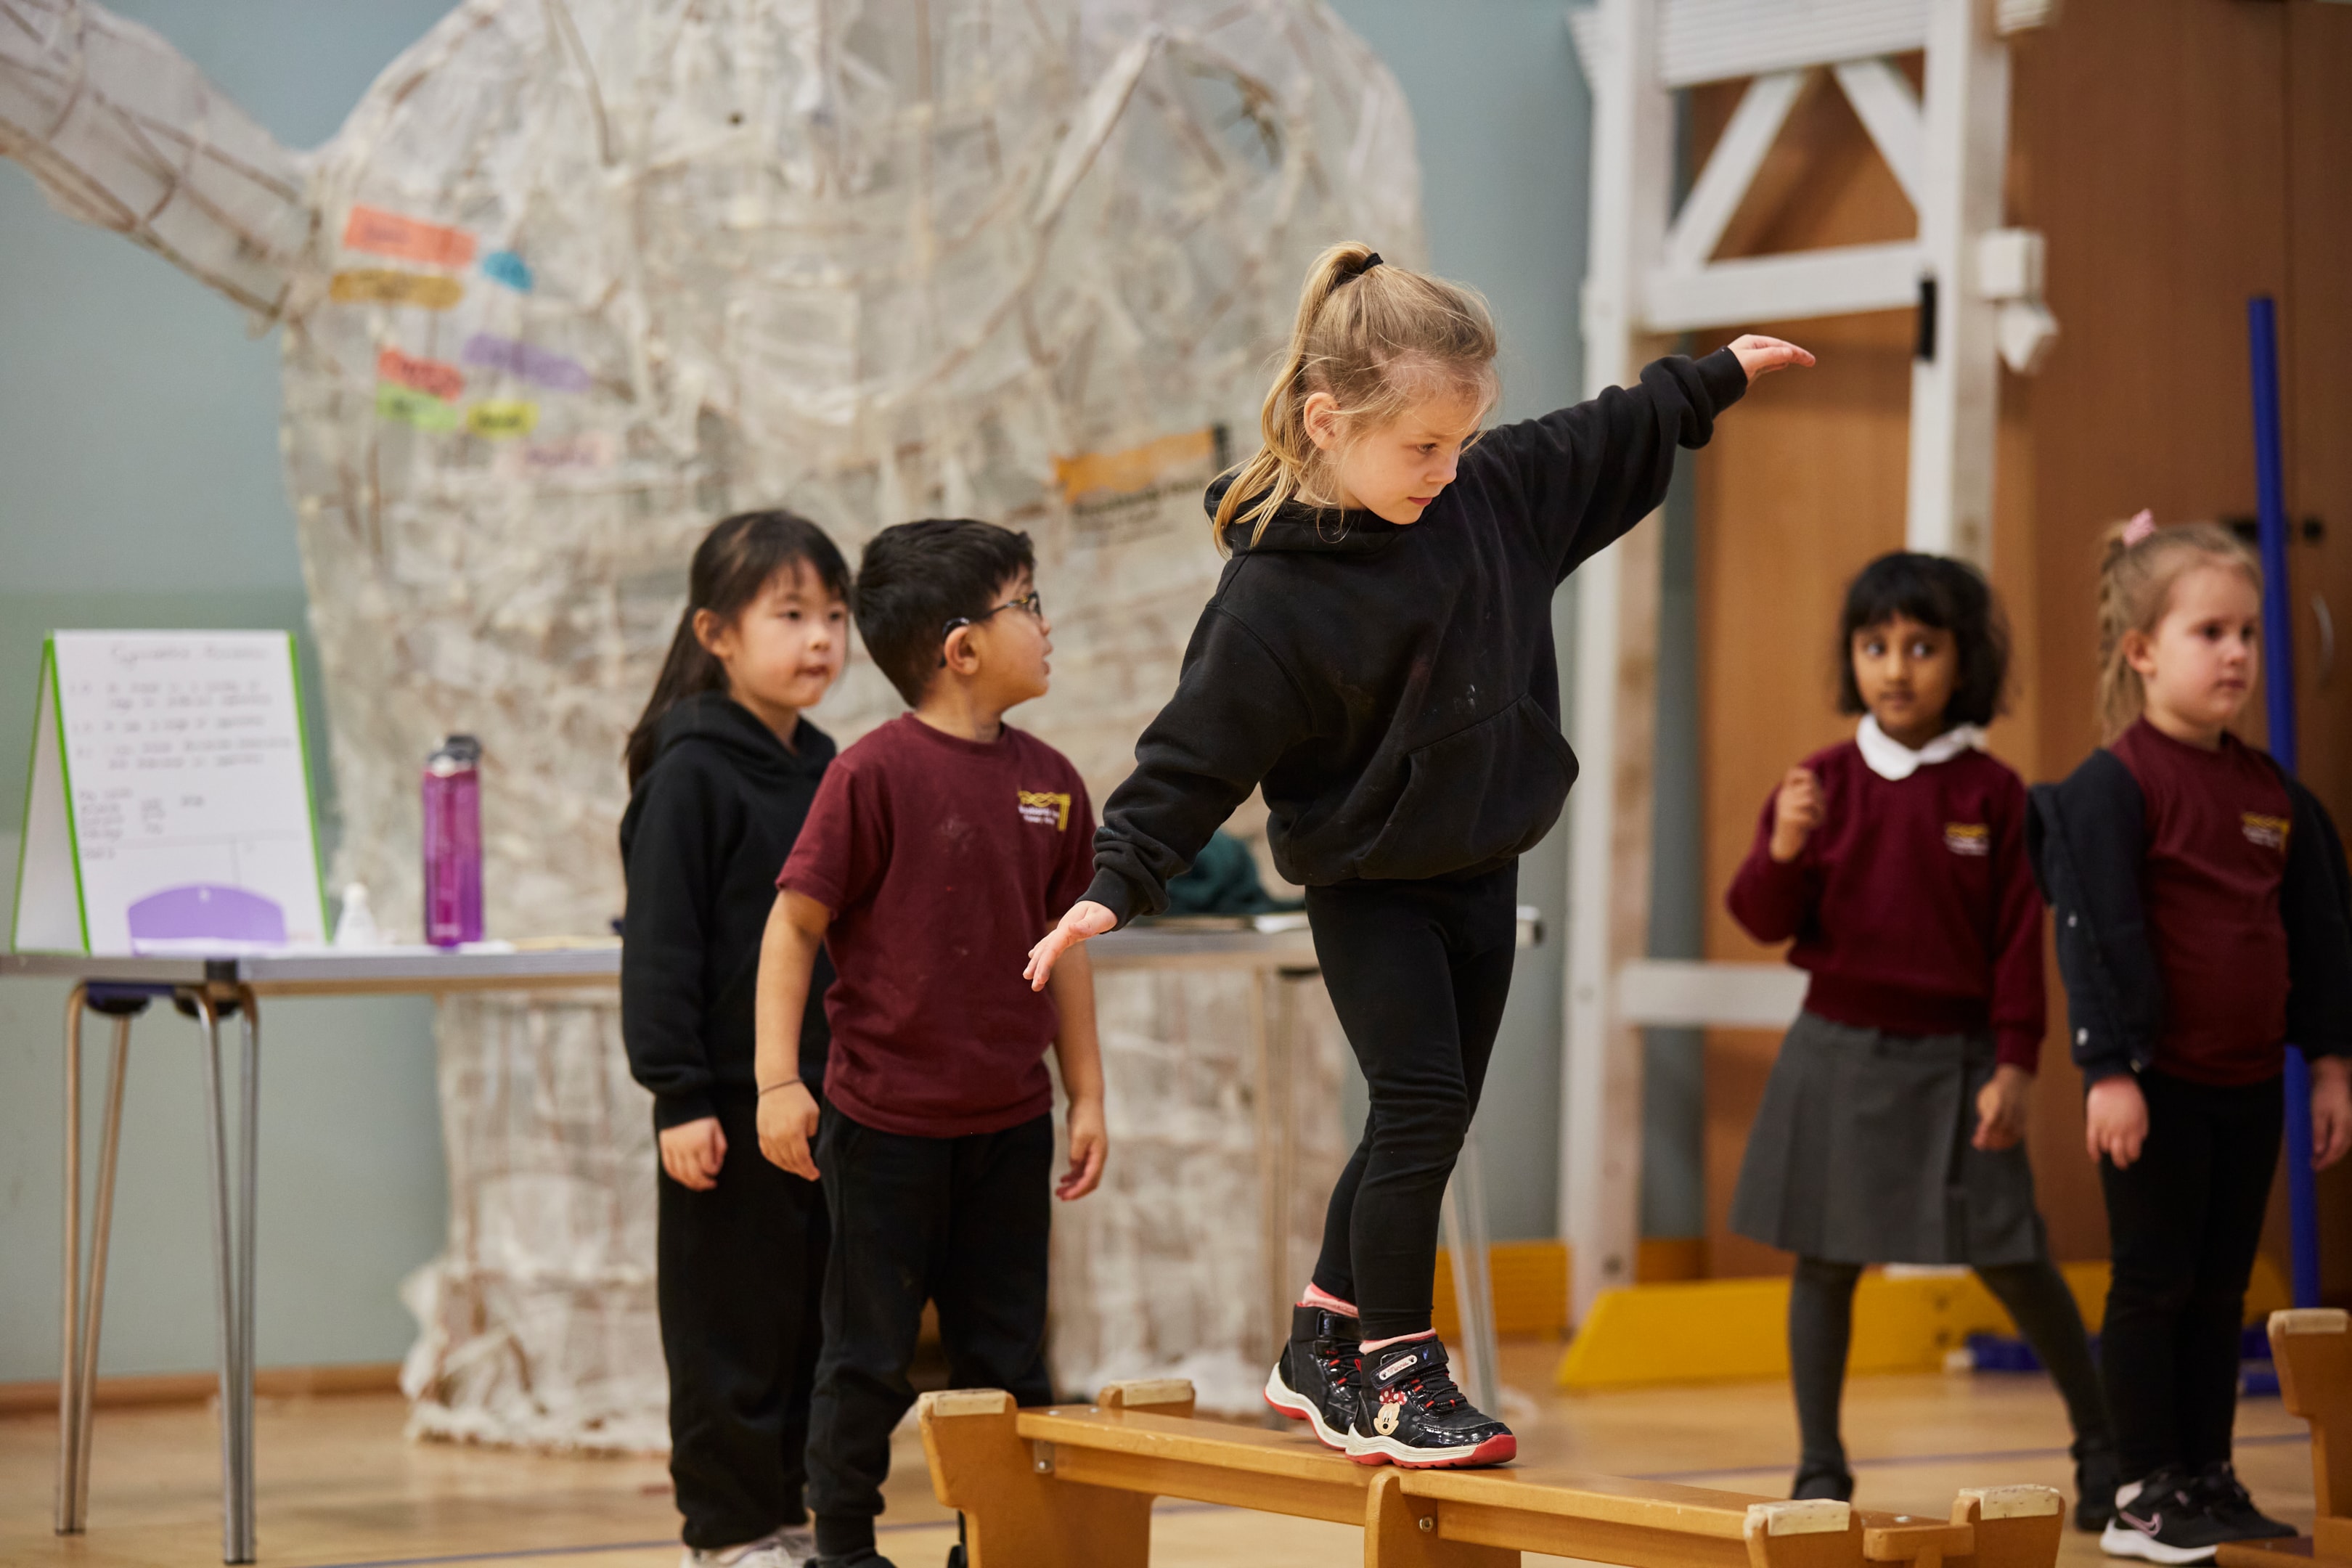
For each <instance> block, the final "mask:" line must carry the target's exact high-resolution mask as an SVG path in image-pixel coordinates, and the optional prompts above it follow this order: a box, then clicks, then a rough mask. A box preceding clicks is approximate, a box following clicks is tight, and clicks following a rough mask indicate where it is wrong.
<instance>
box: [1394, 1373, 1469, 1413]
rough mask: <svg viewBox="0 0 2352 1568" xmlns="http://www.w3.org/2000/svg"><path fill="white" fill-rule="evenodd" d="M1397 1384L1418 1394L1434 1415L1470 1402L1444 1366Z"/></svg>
mask: <svg viewBox="0 0 2352 1568" xmlns="http://www.w3.org/2000/svg"><path fill="white" fill-rule="evenodd" d="M1396 1386H1397V1387H1399V1388H1401V1389H1402V1390H1403V1391H1404V1392H1405V1393H1407V1394H1418V1395H1419V1396H1420V1398H1421V1402H1422V1405H1423V1408H1424V1409H1426V1410H1427V1411H1428V1412H1429V1413H1430V1414H1431V1415H1446V1414H1449V1413H1450V1412H1452V1411H1455V1410H1462V1409H1466V1408H1468V1406H1469V1404H1470V1401H1469V1398H1468V1397H1467V1396H1466V1395H1465V1394H1463V1392H1462V1390H1461V1388H1460V1387H1459V1386H1458V1385H1456V1384H1455V1383H1454V1379H1453V1378H1451V1377H1449V1376H1447V1375H1446V1373H1445V1372H1444V1369H1443V1368H1438V1367H1433V1368H1431V1369H1429V1370H1428V1371H1425V1372H1417V1373H1413V1374H1412V1376H1411V1377H1408V1378H1406V1379H1404V1380H1403V1381H1402V1383H1400V1384H1397V1385H1396Z"/></svg>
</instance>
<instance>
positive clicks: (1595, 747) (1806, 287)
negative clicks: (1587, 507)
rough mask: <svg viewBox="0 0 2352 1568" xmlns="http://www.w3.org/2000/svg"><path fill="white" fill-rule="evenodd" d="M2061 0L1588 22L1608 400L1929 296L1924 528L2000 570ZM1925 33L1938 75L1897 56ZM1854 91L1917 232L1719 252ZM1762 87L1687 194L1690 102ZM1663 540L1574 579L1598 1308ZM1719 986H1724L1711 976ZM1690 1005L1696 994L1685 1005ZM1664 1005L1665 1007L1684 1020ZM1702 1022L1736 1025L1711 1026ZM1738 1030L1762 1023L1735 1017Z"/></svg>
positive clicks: (1606, 0)
mask: <svg viewBox="0 0 2352 1568" xmlns="http://www.w3.org/2000/svg"><path fill="white" fill-rule="evenodd" d="M2054 5H2055V0H1598V3H1597V4H1595V5H1589V6H1582V7H1579V8H1576V9H1572V10H1571V11H1570V14H1569V26H1570V30H1571V31H1572V32H1573V34H1574V35H1575V39H1576V47H1577V53H1578V55H1579V57H1580V60H1581V62H1582V64H1583V68H1584V73H1585V77H1586V79H1587V80H1588V81H1589V82H1590V83H1591V89H1592V114H1593V127H1592V177H1591V247H1592V253H1591V262H1590V265H1589V267H1588V268H1587V271H1586V276H1585V284H1584V300H1583V316H1584V381H1585V390H1586V392H1587V394H1588V395H1591V394H1596V393H1598V392H1600V391H1601V389H1602V388H1604V387H1608V386H1614V385H1620V384H1623V383H1625V382H1626V381H1627V380H1629V379H1630V378H1631V377H1632V376H1633V374H1635V372H1636V371H1637V370H1638V369H1639V367H1640V365H1641V363H1642V361H1643V359H1644V358H1646V357H1647V356H1648V355H1649V354H1650V353H1652V352H1654V351H1660V350H1663V349H1664V347H1665V346H1667V344H1666V343H1665V342H1661V340H1669V339H1671V338H1672V337H1673V336H1674V335H1675V334H1678V333H1682V332H1685V331H1695V330H1700V329H1706V328H1716V327H1734V326H1745V325H1748V324H1751V323H1756V322H1765V321H1800V320H1803V319H1806V318H1809V317H1815V316H1826V315H1843V314H1847V313H1850V312H1853V311H1861V310H1895V309H1902V308H1906V307H1909V308H1915V309H1916V310H1918V311H1919V312H1920V320H1921V323H1922V327H1921V342H1920V347H1921V349H1922V351H1923V352H1922V353H1919V354H1918V355H1917V356H1916V358H1915V359H1914V361H1913V369H1912V377H1911V421H1910V472H1909V487H1908V506H1907V512H1906V538H1907V540H1908V542H1909V544H1910V546H1911V548H1913V549H1915V550H1927V551H1934V552H1937V553H1940V554H1948V555H1957V556H1960V557H1963V558H1965V559H1968V560H1971V561H1974V562H1976V563H1979V564H1988V563H1990V553H1991V544H1992V477H1993V444H1994V427H1995V421H1996V417H1997V414H1998V408H1997V403H1998V397H1999V390H2000V374H1999V362H2000V360H2003V359H2005V360H2006V361H2007V362H2008V363H2009V364H2010V365H2011V367H2012V368H2013V369H2015V370H2018V371H2020V372H2026V371H2031V370H2032V369H2033V368H2035V366H2036V365H2037V364H2038V363H2039V362H2040V359H2041V357H2042V353H2043V352H2044V351H2045V350H2046V348H2047V347H2048V345H2049V343H2050V342H2051V340H2052V338H2053V336H2054V334H2055V332H2056V330H2057V329H2056V323H2055V322H2054V321H2053V320H2052V319H2051V317H2050V313H2049V311H2048V310H2046V309H2045V308H2044V307H2043V305H2042V299H2041V293H2042V241H2041V237H2040V236H2039V235H2037V234H2033V233H2031V232H2029V231H2025V230H2020V229H2011V228H2004V227H2003V226H2001V177H2002V173H2003V166H2004V162H2005V159H2006V156H2007V151H2008V124H2009V51H2008V45H2007V43H2006V42H2005V39H2006V37H2008V35H2009V34H2011V33H2013V32H2015V31H2018V30H2019V29H2021V28H2024V27H2031V26H2042V25H2044V24H2046V23H2048V22H2050V21H2051V20H2052V19H2053V16H2052V12H2053V9H2054ZM1915 50H1917V51H1924V55H1925V59H1926V71H1925V91H1924V93H1915V92H1914V91H1913V90H1912V88H1911V83H1910V79H1908V78H1907V77H1906V75H1905V74H1904V73H1903V72H1902V71H1901V70H1900V69H1898V68H1896V67H1895V64H1894V61H1893V58H1892V57H1895V56H1898V55H1902V54H1906V53H1908V52H1911V51H1915ZM1823 71H1826V72H1827V73H1828V74H1829V75H1830V76H1831V78H1832V79H1833V80H1834V81H1835V83H1836V86H1837V89H1838V90H1840V91H1842V92H1843V93H1844V95H1845V97H1846V100H1847V101H1848V102H1850V103H1851V104H1852V105H1853V110H1854V113H1855V116H1856V118H1857V119H1859V120H1860V121H1861V122H1862V124H1863V127H1864V130H1865V131H1867V132H1868V133H1869V135H1870V139H1871V141H1872V142H1873V143H1874V145H1875V146H1876V148H1877V150H1878V152H1879V154H1880V156H1882V157H1883V158H1884V159H1885V162H1886V165H1887V167H1888V169H1889V171H1890V172H1891V173H1892V174H1894V176H1895V181H1896V183H1897V184H1899V185H1900V186H1901V188H1902V190H1903V193H1904V195H1906V197H1908V198H1909V200H1910V203H1911V205H1912V208H1913V209H1914V211H1915V212H1916V214H1917V215H1918V230H1917V233H1916V236H1915V237H1913V238H1911V239H1908V240H1902V241H1897V242H1894V243H1888V244H1874V245H1850V246H1838V247H1828V248H1822V249H1815V250H1807V251H1797V252H1789V253H1784V254H1779V255H1770V256H1759V257H1742V258H1736V259H1731V260H1717V258H1716V257H1715V251H1716V249H1717V247H1718V246H1719V245H1720V243H1721V242H1722V239H1723V236H1724V232H1725V230H1726V228H1727V226H1728V225H1729V224H1730V222H1731V219H1732V216H1733V215H1734V214H1735V213H1736V212H1737V211H1738V207H1739V205H1740V203H1741V201H1742V200H1743V199H1744V198H1745V197H1746V195H1748V188H1749V186H1750V184H1752V183H1753V181H1754V180H1755V177H1756V174H1757V172H1758V171H1759V169H1760V168H1761V167H1762V166H1763V164H1764V161H1765V157H1766V154H1767V153H1769V152H1770V150H1771V148H1772V144H1773V142H1774V141H1775V139H1776V138H1777V137H1778V136H1779V134H1780V130H1781V128H1782V126H1783V125H1784V124H1785V123H1786V121H1787V120H1788V117H1789V114H1790V110H1791V109H1792V108H1794V107H1795V105H1796V103H1797V100H1798V98H1799V95H1800V94H1801V91H1802V90H1803V89H1804V88H1805V86H1806V84H1807V80H1808V79H1809V78H1810V77H1811V76H1812V75H1814V74H1815V73H1817V72H1823ZM1739 79H1745V80H1747V82H1748V87H1747V89H1746V92H1745V94H1744V95H1743V96H1742V98H1741V100H1740V101H1739V104H1738V108H1737V109H1736V110H1734V111H1733V114H1732V117H1731V119H1730V121H1729V122H1728V123H1727V125H1726V127H1725V128H1724V132H1723V134H1722V136H1721V137H1720V138H1719V139H1718V140H1717V142H1716V145H1715V148H1714V150H1713V152H1712V153H1710V154H1709V156H1708V158H1707V162H1706V166H1705V167H1704V168H1703V169H1701V170H1699V171H1698V172H1697V175H1696V179H1695V180H1694V181H1693V183H1692V184H1691V187H1690V190H1689V193H1688V194H1687V195H1685V197H1684V199H1683V201H1682V203H1681V204H1680V206H1679V209H1677V208H1676V207H1675V203H1674V187H1675V111H1674V95H1675V93H1676V92H1677V91H1680V90H1682V89H1686V88H1691V87H1695V86H1698V85H1700V84H1703V83H1707V82H1717V81H1728V80H1739ZM1657 572H1658V552H1657V543H1656V538H1655V531H1654V529H1641V530H1637V531H1635V532H1634V533H1633V534H1632V535H1630V536H1628V538H1627V539H1626V540H1625V541H1623V542H1621V543H1620V544H1618V545H1616V546H1615V547H1613V548H1612V549H1610V550H1608V551H1606V552H1603V553H1602V554H1601V555H1599V556H1597V557H1595V558H1594V559H1593V560H1592V561H1591V562H1589V563H1586V564H1585V566H1584V567H1583V568H1582V569H1581V570H1580V572H1579V573H1578V575H1577V583H1578V584H1579V586H1578V597H1577V611H1578V619H1577V637H1576V681H1575V699H1576V707H1575V743H1576V750H1577V752H1578V754H1579V755H1580V757H1581V758H1582V759H1583V763H1584V767H1583V773H1582V777H1581V780H1580V783H1579V784H1578V786H1577V790H1576V793H1575V794H1574V795H1573V796H1572V797H1571V805H1570V875H1569V919H1568V931H1569V951H1568V965H1567V978H1566V996H1565V1008H1564V1012H1565V1018H1566V1035H1567V1040H1566V1053H1565V1058H1564V1061H1563V1071H1562V1073H1561V1097H1562V1111H1561V1139H1560V1151H1561V1152H1560V1215H1561V1228H1562V1230H1563V1231H1564V1233H1565V1234H1566V1237H1567V1239H1568V1241H1569V1244H1570V1249H1571V1256H1572V1258H1573V1260H1574V1273H1573V1278H1572V1280H1571V1290H1572V1300H1573V1303H1574V1310H1575V1314H1576V1316H1577V1317H1578V1318H1579V1319H1581V1318H1582V1316H1583V1313H1584V1311H1585V1310H1586V1309H1587V1308H1589V1307H1590V1305H1591V1301H1592V1300H1593V1298H1594V1297H1595V1296H1597V1295H1598V1294H1599V1293H1600V1292H1601V1291H1602V1290H1606V1289H1614V1288H1616V1287H1619V1286H1624V1285H1630V1284H1632V1283H1633V1261H1634V1258H1635V1255H1636V1249H1637V1247H1638V1243H1639V1239H1640V1224H1639V1216H1640V1184H1641V1168H1642V1158H1641V1131H1640V1130H1641V1125H1642V1040H1641V1032H1640V1026H1641V1025H1642V1024H1643V1023H1644V1022H1647V1021H1650V1020H1649V1019H1648V1018H1647V1017H1646V1016H1644V1013H1645V1007H1644V1005H1643V1003H1642V1002H1641V1000H1640V997H1641V996H1642V995H1644V994H1648V992H1649V991H1654V989H1655V987H1648V988H1643V987H1638V986H1636V987H1630V988H1629V987H1627V986H1626V985H1625V984H1623V980H1624V973H1625V971H1626V969H1627V966H1628V965H1629V964H1638V963H1640V962H1641V961H1642V960H1643V956H1644V952H1645V948H1646V941H1647V928H1648V923H1649V881H1650V858H1651V856H1650V837H1651V836H1650V804H1649V803H1650V789H1651V772H1652V751H1653V748H1652V744H1651V731H1652V728H1653V721H1652V709H1653V704H1654V668H1655V664H1656V656H1657V613H1656V606H1657V595H1658V584H1657ZM1706 989H1707V988H1706V987H1702V988H1701V990H1702V991H1705V990H1706ZM1670 1010H1671V1011H1674V1012H1675V1018H1674V1019H1673V1020H1672V1021H1674V1022H1678V1023H1688V1022H1692V1021H1694V1020H1693V1019H1692V1018H1690V1017H1686V1016H1684V1015H1685V1014H1687V1013H1688V1012H1689V1011H1690V1008H1689V1005H1687V1004H1677V1005H1675V1007H1674V1008H1672V1009H1670ZM1658 1021H1661V1022H1664V1021H1667V1020H1665V1019H1660V1020H1658ZM1696 1021H1706V1022H1711V1021H1716V1020H1713V1019H1712V1018H1706V1019H1700V1020H1696ZM1721 1021H1722V1022H1726V1023H1734V1022H1748V1023H1752V1022H1753V1020H1752V1019H1750V1018H1746V1017H1744V1016H1743V1017H1742V1018H1740V1019H1732V1018H1726V1019H1723V1020H1721Z"/></svg>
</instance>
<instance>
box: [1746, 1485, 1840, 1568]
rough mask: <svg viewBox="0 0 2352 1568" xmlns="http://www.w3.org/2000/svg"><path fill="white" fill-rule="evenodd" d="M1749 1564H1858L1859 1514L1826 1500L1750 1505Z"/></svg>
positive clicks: (1799, 1567) (1783, 1567)
mask: <svg viewBox="0 0 2352 1568" xmlns="http://www.w3.org/2000/svg"><path fill="white" fill-rule="evenodd" d="M1740 1533H1741V1534H1742V1535H1744V1536H1745V1537H1746V1538H1747V1541H1748V1568H1862V1561H1863V1549H1862V1516H1861V1515H1860V1514H1858V1513H1856V1512H1854V1510H1853V1505H1852V1504H1851V1503H1843V1502H1836V1501H1832V1500H1827V1499H1808V1500H1803V1501H1790V1502H1758V1503H1750V1504H1748V1522H1747V1526H1746V1528H1745V1529H1744V1530H1742V1531H1741V1532H1740Z"/></svg>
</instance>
